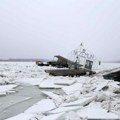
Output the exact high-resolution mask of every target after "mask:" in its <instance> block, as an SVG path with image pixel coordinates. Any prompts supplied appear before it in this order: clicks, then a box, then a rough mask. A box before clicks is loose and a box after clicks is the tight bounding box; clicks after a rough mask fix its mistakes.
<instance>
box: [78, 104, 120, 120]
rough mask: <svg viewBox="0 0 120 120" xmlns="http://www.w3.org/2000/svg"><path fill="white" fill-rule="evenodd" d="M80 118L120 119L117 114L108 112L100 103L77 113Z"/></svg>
mask: <svg viewBox="0 0 120 120" xmlns="http://www.w3.org/2000/svg"><path fill="white" fill-rule="evenodd" d="M77 114H78V115H79V116H80V117H83V118H85V117H87V118H88V119H107V120H108V119H119V116H118V115H117V114H114V113H112V112H108V111H107V110H105V109H103V108H102V107H101V105H100V104H99V103H94V102H93V103H91V104H90V105H88V106H86V107H84V108H83V109H80V110H78V111H77Z"/></svg>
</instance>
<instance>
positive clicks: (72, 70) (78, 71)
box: [45, 44, 96, 76]
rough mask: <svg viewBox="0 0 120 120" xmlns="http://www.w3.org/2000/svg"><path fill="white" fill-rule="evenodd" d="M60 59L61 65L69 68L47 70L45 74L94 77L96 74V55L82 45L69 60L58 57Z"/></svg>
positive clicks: (73, 52)
mask: <svg viewBox="0 0 120 120" xmlns="http://www.w3.org/2000/svg"><path fill="white" fill-rule="evenodd" d="M58 58H59V60H60V63H64V62H65V65H66V66H67V67H68V68H67V69H54V70H45V72H47V73H49V74H50V75H54V76H81V75H92V74H95V73H96V72H95V71H94V70H93V66H94V63H95V62H96V57H95V55H93V54H91V53H89V52H88V51H87V50H86V49H85V48H84V47H83V45H82V44H81V45H80V46H79V48H78V49H75V50H73V51H72V52H71V53H70V56H69V57H68V58H67V59H66V58H64V57H62V56H58ZM61 60H62V61H61ZM59 65H60V64H59Z"/></svg>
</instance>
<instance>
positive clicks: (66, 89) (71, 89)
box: [62, 83, 82, 94]
mask: <svg viewBox="0 0 120 120" xmlns="http://www.w3.org/2000/svg"><path fill="white" fill-rule="evenodd" d="M62 90H63V91H64V92H65V93H66V94H72V93H75V92H76V91H81V90H82V84H81V83H75V84H73V85H71V86H66V87H63V88H62Z"/></svg>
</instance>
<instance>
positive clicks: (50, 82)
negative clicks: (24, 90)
mask: <svg viewBox="0 0 120 120" xmlns="http://www.w3.org/2000/svg"><path fill="white" fill-rule="evenodd" d="M54 82H55V80H52V79H51V80H44V81H42V82H41V83H40V84H39V87H40V88H52V89H55V88H58V89H60V88H62V87H63V86H62V85H55V84H54Z"/></svg>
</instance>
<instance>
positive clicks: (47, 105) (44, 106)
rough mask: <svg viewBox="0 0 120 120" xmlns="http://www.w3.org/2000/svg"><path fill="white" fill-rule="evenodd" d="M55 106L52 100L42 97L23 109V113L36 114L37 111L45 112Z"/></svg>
mask: <svg viewBox="0 0 120 120" xmlns="http://www.w3.org/2000/svg"><path fill="white" fill-rule="evenodd" d="M55 108H56V106H55V104H54V103H53V101H52V100H50V99H43V100H41V101H39V102H38V103H36V104H34V105H33V106H32V107H30V108H28V109H27V110H26V111H25V113H32V114H37V113H43V112H47V111H49V110H52V109H55Z"/></svg>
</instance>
